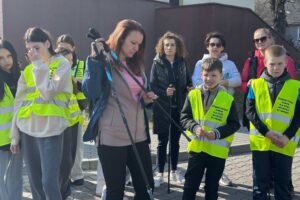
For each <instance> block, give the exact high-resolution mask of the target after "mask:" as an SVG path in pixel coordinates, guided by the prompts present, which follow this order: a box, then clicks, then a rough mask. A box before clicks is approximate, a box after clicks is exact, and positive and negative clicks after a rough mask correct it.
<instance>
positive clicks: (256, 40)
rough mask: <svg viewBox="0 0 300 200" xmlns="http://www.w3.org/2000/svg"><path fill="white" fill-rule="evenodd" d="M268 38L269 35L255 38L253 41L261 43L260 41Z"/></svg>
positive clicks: (262, 41)
mask: <svg viewBox="0 0 300 200" xmlns="http://www.w3.org/2000/svg"><path fill="white" fill-rule="evenodd" d="M267 38H268V37H267V36H263V37H261V38H257V39H253V42H254V43H259V42H261V43H264V42H265V41H267Z"/></svg>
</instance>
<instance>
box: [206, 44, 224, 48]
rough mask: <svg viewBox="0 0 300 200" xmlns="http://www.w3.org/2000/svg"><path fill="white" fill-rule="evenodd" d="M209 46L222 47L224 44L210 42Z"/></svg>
mask: <svg viewBox="0 0 300 200" xmlns="http://www.w3.org/2000/svg"><path fill="white" fill-rule="evenodd" d="M208 46H210V47H217V48H220V47H221V46H222V44H221V43H209V44H208Z"/></svg>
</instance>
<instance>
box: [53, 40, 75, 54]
mask: <svg viewBox="0 0 300 200" xmlns="http://www.w3.org/2000/svg"><path fill="white" fill-rule="evenodd" d="M57 48H58V49H68V50H69V51H72V52H74V51H75V47H73V46H72V45H70V44H69V43H66V42H60V43H58V44H57Z"/></svg>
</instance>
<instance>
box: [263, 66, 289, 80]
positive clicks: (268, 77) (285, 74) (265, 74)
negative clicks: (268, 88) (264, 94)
mask: <svg viewBox="0 0 300 200" xmlns="http://www.w3.org/2000/svg"><path fill="white" fill-rule="evenodd" d="M260 77H261V78H263V79H265V80H266V81H267V82H269V83H271V84H274V83H280V82H284V81H286V80H289V79H291V77H290V75H289V73H288V72H287V69H285V70H284V72H283V74H282V75H281V76H279V77H278V78H273V77H272V76H271V75H270V74H269V73H268V71H267V68H265V69H264V71H263V73H262V74H261V76H260Z"/></svg>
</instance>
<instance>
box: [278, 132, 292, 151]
mask: <svg viewBox="0 0 300 200" xmlns="http://www.w3.org/2000/svg"><path fill="white" fill-rule="evenodd" d="M280 141H281V143H280V145H279V146H278V147H280V148H283V147H285V146H286V145H287V143H288V142H289V141H290V140H289V138H288V137H287V136H286V135H282V136H281V137H280Z"/></svg>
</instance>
